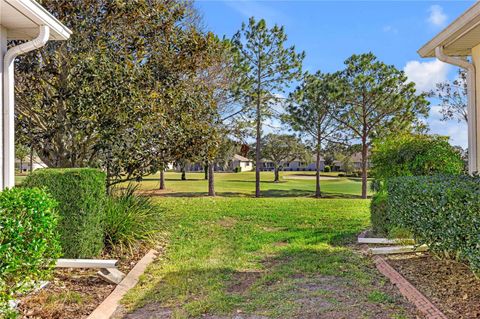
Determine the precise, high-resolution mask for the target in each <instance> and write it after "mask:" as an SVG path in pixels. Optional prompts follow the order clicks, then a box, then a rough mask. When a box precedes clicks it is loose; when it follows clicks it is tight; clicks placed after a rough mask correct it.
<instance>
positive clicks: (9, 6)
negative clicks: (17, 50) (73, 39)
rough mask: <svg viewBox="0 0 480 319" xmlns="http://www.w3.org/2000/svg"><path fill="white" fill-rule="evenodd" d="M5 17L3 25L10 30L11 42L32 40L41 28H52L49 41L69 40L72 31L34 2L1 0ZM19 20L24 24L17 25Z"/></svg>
mask: <svg viewBox="0 0 480 319" xmlns="http://www.w3.org/2000/svg"><path fill="white" fill-rule="evenodd" d="M0 4H1V9H2V10H1V11H3V12H4V14H7V13H8V16H5V17H4V16H3V14H2V21H1V24H2V26H4V27H5V28H7V30H8V39H9V40H31V39H33V38H35V37H36V36H37V34H38V28H39V27H40V26H48V27H49V28H50V39H49V40H67V39H68V38H69V37H70V35H71V34H72V31H71V30H70V29H68V28H67V27H66V26H64V25H63V24H62V23H61V22H60V21H59V20H58V19H57V18H55V17H54V16H53V15H52V14H50V13H49V12H48V11H47V10H46V9H45V8H43V7H42V6H41V5H40V4H38V3H37V2H36V1H34V0H0ZM16 19H18V20H19V21H22V24H20V23H19V24H18V25H17V24H16V23H15V21H16Z"/></svg>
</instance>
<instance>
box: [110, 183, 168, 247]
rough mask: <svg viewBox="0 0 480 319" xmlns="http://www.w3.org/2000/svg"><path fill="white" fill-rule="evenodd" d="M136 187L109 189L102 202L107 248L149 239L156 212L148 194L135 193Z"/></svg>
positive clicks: (153, 231) (156, 225)
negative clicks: (109, 194) (108, 194)
mask: <svg viewBox="0 0 480 319" xmlns="http://www.w3.org/2000/svg"><path fill="white" fill-rule="evenodd" d="M135 190H136V187H133V186H131V185H129V186H128V187H127V188H126V189H120V190H116V189H114V190H113V192H112V196H110V197H108V198H107V201H106V205H105V220H104V225H105V244H106V246H107V247H109V248H110V249H115V248H118V249H120V250H122V251H123V250H125V249H128V250H130V251H131V250H132V249H133V248H134V247H135V244H136V243H138V242H139V241H141V242H144V243H153V242H154V240H155V235H156V234H157V233H158V230H159V227H160V222H159V217H160V212H159V209H158V208H157V206H156V205H154V204H153V203H152V201H151V199H150V198H149V197H144V196H139V195H136V194H135Z"/></svg>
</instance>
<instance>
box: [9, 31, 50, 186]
mask: <svg viewBox="0 0 480 319" xmlns="http://www.w3.org/2000/svg"><path fill="white" fill-rule="evenodd" d="M49 37H50V28H49V27H48V26H40V27H39V33H38V36H37V37H36V38H35V39H33V40H31V41H28V42H25V43H22V44H20V45H17V46H15V47H12V48H10V49H9V50H8V51H7V53H5V56H4V59H3V70H4V81H3V110H2V116H3V121H1V122H3V141H2V140H1V139H0V149H3V158H2V159H0V166H1V167H3V180H2V181H0V183H1V184H0V189H4V188H6V187H9V188H10V187H14V186H15V83H14V82H15V79H14V71H15V68H14V66H15V58H16V57H18V56H19V55H21V54H24V53H27V52H30V51H33V50H35V49H38V48H41V47H43V46H44V45H45V44H46V43H47V41H48V39H49ZM1 143H3V145H2V144H1ZM2 146H3V147H2Z"/></svg>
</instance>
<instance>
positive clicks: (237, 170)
mask: <svg viewBox="0 0 480 319" xmlns="http://www.w3.org/2000/svg"><path fill="white" fill-rule="evenodd" d="M241 171H242V169H241V167H240V166H237V167H235V168H234V169H233V172H235V173H240V172H241Z"/></svg>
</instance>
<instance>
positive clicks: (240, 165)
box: [175, 154, 253, 172]
mask: <svg viewBox="0 0 480 319" xmlns="http://www.w3.org/2000/svg"><path fill="white" fill-rule="evenodd" d="M175 168H176V169H177V170H180V168H179V167H178V166H177V167H175ZM204 169H205V166H204V164H203V163H192V164H189V165H187V167H186V171H187V172H203V171H204ZM251 170H253V161H252V160H251V159H248V158H246V157H243V156H241V155H238V154H235V155H233V157H232V158H231V159H230V160H229V161H228V162H227V163H225V165H220V164H217V165H216V166H215V171H217V172H234V171H239V172H248V171H251Z"/></svg>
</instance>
